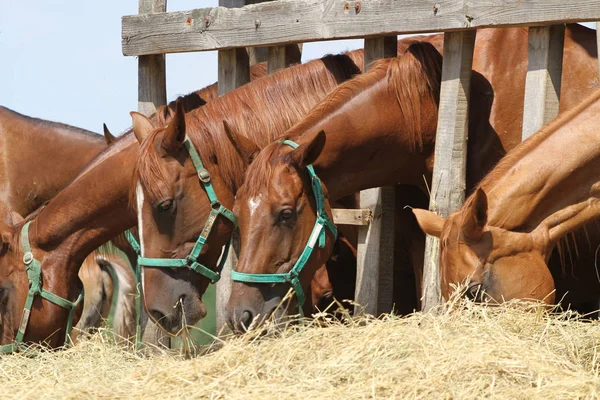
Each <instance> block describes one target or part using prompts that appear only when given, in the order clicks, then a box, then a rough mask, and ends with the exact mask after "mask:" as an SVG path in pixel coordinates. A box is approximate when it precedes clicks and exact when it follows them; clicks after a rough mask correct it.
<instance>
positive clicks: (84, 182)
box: [29, 133, 139, 278]
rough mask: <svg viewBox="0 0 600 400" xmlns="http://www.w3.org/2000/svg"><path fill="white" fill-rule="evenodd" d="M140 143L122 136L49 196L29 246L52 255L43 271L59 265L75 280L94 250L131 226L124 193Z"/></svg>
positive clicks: (132, 220) (32, 228) (131, 215)
mask: <svg viewBox="0 0 600 400" xmlns="http://www.w3.org/2000/svg"><path fill="white" fill-rule="evenodd" d="M138 148H139V144H138V142H137V140H136V139H135V137H134V135H133V134H132V133H129V134H126V135H124V137H123V138H122V139H120V140H119V141H118V142H115V144H113V145H112V146H111V147H110V148H108V149H107V150H106V151H105V152H104V153H102V154H100V156H98V157H97V159H96V161H94V162H93V163H92V164H91V165H90V166H89V167H88V168H87V169H86V171H85V172H84V173H83V174H82V175H80V176H78V177H77V179H75V180H74V181H73V182H72V183H71V184H70V185H69V186H67V187H66V188H65V189H64V190H63V191H61V192H60V193H59V194H58V195H57V196H56V197H55V198H53V199H52V200H51V201H50V202H49V203H48V204H47V206H46V207H45V208H44V209H43V210H42V211H41V212H40V213H39V214H38V215H37V217H35V219H33V222H32V224H31V226H30V229H29V231H30V236H31V243H32V248H33V249H34V254H35V253H36V251H35V249H39V251H42V252H46V253H51V254H50V256H49V257H45V258H44V260H43V263H42V264H43V267H44V268H47V269H51V268H50V266H49V264H53V263H58V264H64V263H65V262H66V264H67V265H66V266H65V265H60V268H63V269H66V270H68V271H70V275H71V278H73V277H74V276H76V274H77V271H78V270H79V266H80V265H81V263H82V262H83V260H84V259H85V257H86V256H87V254H89V253H90V252H91V251H92V250H94V249H95V248H97V247H98V246H100V245H102V244H103V243H105V242H107V241H108V240H110V239H111V238H112V237H114V236H115V235H117V234H119V233H120V232H122V231H124V230H126V229H128V228H131V227H132V226H133V225H134V224H135V213H134V212H133V211H132V210H131V209H130V208H129V206H128V194H129V186H130V181H131V177H132V175H133V167H134V163H135V155H136V152H137V150H138Z"/></svg>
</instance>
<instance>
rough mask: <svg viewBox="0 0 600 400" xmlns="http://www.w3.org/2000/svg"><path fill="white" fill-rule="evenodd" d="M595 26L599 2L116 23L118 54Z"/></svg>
mask: <svg viewBox="0 0 600 400" xmlns="http://www.w3.org/2000/svg"><path fill="white" fill-rule="evenodd" d="M595 20H600V0H569V1H565V0H528V1H523V0H503V1H498V0H435V1H431V2H429V1H415V0H371V1H367V0H360V1H359V0H279V1H271V2H267V3H261V4H254V5H248V6H245V7H243V8H225V7H215V8H203V9H195V10H190V11H176V12H169V13H161V14H148V15H128V16H124V17H123V19H122V34H121V37H122V48H123V54H124V55H126V56H140V55H147V54H161V53H180V52H187V51H206V50H223V49H231V48H234V47H246V46H272V45H283V44H287V43H298V42H312V41H319V40H333V39H349V38H359V37H376V36H389V35H397V34H404V33H419V32H439V31H452V30H464V29H469V28H482V27H501V26H523V25H547V24H555V23H559V22H582V21H595Z"/></svg>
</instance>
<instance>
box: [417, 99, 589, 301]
mask: <svg viewBox="0 0 600 400" xmlns="http://www.w3.org/2000/svg"><path fill="white" fill-rule="evenodd" d="M599 115H600V90H599V91H596V92H595V93H593V94H592V95H591V96H590V97H589V98H588V99H586V100H585V101H583V102H582V103H581V104H580V105H579V106H577V107H576V108H574V109H572V110H570V111H568V112H565V113H563V114H561V115H559V116H558V117H557V118H556V119H555V120H554V121H552V122H551V123H550V124H548V125H547V126H546V127H544V128H543V129H542V130H541V131H540V132H538V133H536V134H535V135H533V136H531V137H530V138H529V139H527V140H526V141H525V142H523V143H522V144H521V145H519V146H517V147H516V148H515V149H514V150H512V151H511V152H509V153H508V154H507V155H506V157H504V158H503V159H502V161H501V162H500V163H499V164H498V165H497V166H496V168H494V169H493V170H492V171H491V172H490V173H489V174H488V175H487V176H486V177H485V178H484V179H483V181H482V182H481V183H480V184H479V186H478V187H477V189H476V190H475V192H474V193H473V195H472V196H470V198H469V199H467V201H466V202H465V204H464V205H463V206H462V208H460V209H459V210H458V211H456V212H454V213H452V214H451V215H450V216H449V217H448V218H446V219H445V220H444V219H443V218H441V217H439V216H437V215H436V214H434V213H432V212H430V211H426V210H414V213H415V215H416V216H417V220H418V221H419V224H420V225H421V227H422V228H423V230H424V231H425V232H426V233H427V234H430V235H434V236H436V237H439V238H440V268H441V273H442V294H443V295H444V297H446V298H447V297H448V296H449V295H450V294H451V293H452V292H453V290H454V288H456V287H459V285H460V284H466V286H467V294H468V295H470V296H471V297H474V298H477V299H481V298H486V299H492V300H495V301H501V300H509V299H515V298H518V299H537V300H543V301H545V302H547V303H550V304H551V303H553V302H554V301H555V293H554V289H555V287H554V281H553V278H552V275H551V274H550V271H549V270H548V267H547V265H546V262H547V261H548V259H549V257H550V255H551V253H552V250H553V249H554V246H555V245H556V243H557V242H558V240H559V239H561V238H562V237H563V236H564V235H565V234H566V233H568V232H572V231H574V230H576V229H577V228H578V227H580V226H582V225H585V224H586V223H589V222H591V221H594V220H595V219H596V218H597V217H598V216H599V213H600V199H599V198H598V195H599V194H600V179H599V177H598V170H599V168H600V132H599V131H598V129H597V127H598V116H599ZM594 225H595V224H592V225H591V226H589V228H590V231H591V232H592V233H593V235H591V238H592V240H593V241H592V242H591V243H589V244H590V245H591V247H589V246H585V247H586V248H587V247H589V248H587V249H582V250H581V253H585V252H586V251H587V252H588V253H590V254H593V253H594V252H595V251H596V242H597V241H598V239H599V238H600V237H599V236H598V227H597V226H594ZM588 240H589V237H588ZM575 246H577V244H575ZM582 255H583V254H582ZM587 261H588V262H589V264H588V265H587V266H586V268H579V270H583V271H578V272H579V278H580V279H581V278H582V276H581V272H584V273H585V271H587V272H588V275H589V276H588V277H586V278H584V279H583V280H582V283H583V284H584V285H591V288H592V289H593V290H592V291H591V292H592V293H595V294H598V293H600V282H599V281H598V279H600V278H598V279H597V278H596V276H595V275H594V273H593V272H592V271H594V268H593V264H594V262H593V260H587ZM578 264H579V265H581V262H578ZM596 273H597V271H596ZM588 292H589V289H588ZM576 295H577V293H576Z"/></svg>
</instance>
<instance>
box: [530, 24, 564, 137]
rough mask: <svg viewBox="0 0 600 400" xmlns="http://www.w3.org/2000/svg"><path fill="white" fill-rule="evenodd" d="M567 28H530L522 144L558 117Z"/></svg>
mask: <svg viewBox="0 0 600 400" xmlns="http://www.w3.org/2000/svg"><path fill="white" fill-rule="evenodd" d="M564 42H565V25H564V24H560V25H552V26H541V27H530V28H529V44H528V55H529V64H528V66H527V78H526V80H525V105H524V107H523V134H522V140H525V139H527V138H528V137H529V136H531V135H533V134H534V133H536V132H537V131H538V130H540V128H541V127H542V126H544V125H545V124H547V123H548V122H549V121H550V120H552V119H553V118H554V117H556V116H557V115H558V109H559V100H560V83H561V82H560V81H561V75H562V59H563V47H564Z"/></svg>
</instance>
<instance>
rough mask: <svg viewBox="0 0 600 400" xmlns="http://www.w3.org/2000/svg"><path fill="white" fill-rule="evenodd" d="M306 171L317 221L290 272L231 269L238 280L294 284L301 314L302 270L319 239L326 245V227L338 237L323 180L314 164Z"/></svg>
mask: <svg viewBox="0 0 600 400" xmlns="http://www.w3.org/2000/svg"><path fill="white" fill-rule="evenodd" d="M283 144H285V145H287V146H289V147H291V148H292V149H294V150H295V149H297V148H298V146H299V145H298V143H296V142H293V141H291V140H284V141H283ZM306 171H307V173H308V177H309V178H310V180H311V186H312V190H313V194H314V196H315V201H316V204H317V220H316V221H315V225H314V227H313V229H312V232H311V233H310V237H309V238H308V242H307V243H306V246H304V250H303V251H302V254H300V258H298V260H297V261H296V263H295V264H294V266H293V267H292V269H291V270H290V272H287V273H284V274H252V273H245V272H237V271H231V279H232V280H234V281H237V282H247V283H289V284H291V285H292V288H293V289H294V292H295V293H296V298H297V300H298V309H299V312H300V314H303V312H302V306H303V305H304V301H305V297H306V296H305V295H304V290H303V289H302V285H301V283H300V278H299V276H300V272H302V269H303V268H304V266H305V265H306V263H307V262H308V259H309V258H310V256H311V255H312V252H313V248H314V246H315V243H316V242H317V240H318V246H319V248H320V249H322V248H324V247H325V232H326V231H325V229H324V228H327V229H329V231H330V232H331V233H332V234H333V238H334V240H335V239H336V238H337V228H336V226H335V224H334V223H333V221H331V219H329V216H328V215H327V212H326V210H325V196H324V194H323V185H322V184H321V180H320V179H319V177H318V176H317V174H316V173H315V170H314V168H313V166H312V165H308V166H307V167H306Z"/></svg>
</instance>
